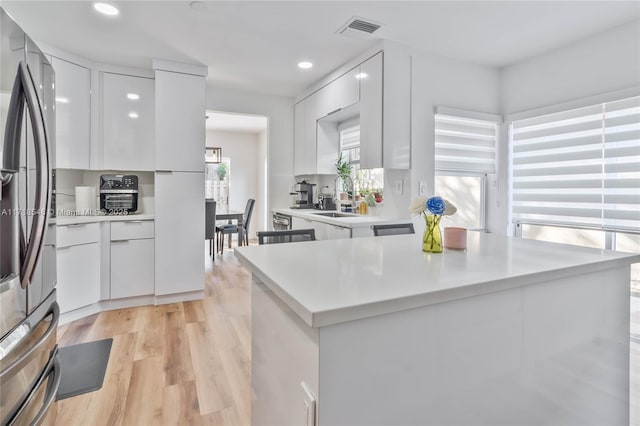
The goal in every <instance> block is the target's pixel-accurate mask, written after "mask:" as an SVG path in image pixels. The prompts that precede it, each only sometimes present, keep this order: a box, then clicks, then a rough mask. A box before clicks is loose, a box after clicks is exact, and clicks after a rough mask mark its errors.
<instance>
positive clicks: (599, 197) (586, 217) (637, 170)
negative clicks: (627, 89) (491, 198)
mask: <svg viewBox="0 0 640 426" xmlns="http://www.w3.org/2000/svg"><path fill="white" fill-rule="evenodd" d="M510 133H511V144H510V145H511V186H512V188H511V194H512V196H511V204H512V217H513V219H514V222H520V223H532V224H536V223H537V224H553V225H557V226H563V225H567V226H571V227H580V228H591V229H602V230H612V231H624V230H628V231H633V232H637V231H640V218H639V214H638V212H639V211H640V97H633V98H628V99H623V100H619V101H615V102H607V103H602V104H597V105H592V106H588V107H584V108H578V109H572V110H568V111H561V112H557V113H553V114H547V115H543V116H539V117H533V118H529V119H525V120H518V121H514V122H513V123H512V125H511V131H510Z"/></svg>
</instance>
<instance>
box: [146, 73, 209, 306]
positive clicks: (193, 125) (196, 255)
mask: <svg viewBox="0 0 640 426" xmlns="http://www.w3.org/2000/svg"><path fill="white" fill-rule="evenodd" d="M153 68H154V71H155V102H156V109H155V118H156V120H155V125H156V156H155V161H156V168H155V171H156V173H155V188H156V189H155V192H156V193H155V203H156V207H155V226H156V228H155V254H156V259H155V277H156V283H155V294H156V296H158V295H167V294H176V293H187V292H198V291H200V292H201V291H203V290H204V268H203V266H202V265H203V264H202V262H203V260H202V247H203V245H202V241H203V236H204V221H205V218H204V152H205V114H206V112H205V108H206V105H205V103H206V99H205V96H206V81H205V77H206V75H207V69H206V67H203V66H195V65H186V64H180V63H174V62H169V61H154V63H153Z"/></svg>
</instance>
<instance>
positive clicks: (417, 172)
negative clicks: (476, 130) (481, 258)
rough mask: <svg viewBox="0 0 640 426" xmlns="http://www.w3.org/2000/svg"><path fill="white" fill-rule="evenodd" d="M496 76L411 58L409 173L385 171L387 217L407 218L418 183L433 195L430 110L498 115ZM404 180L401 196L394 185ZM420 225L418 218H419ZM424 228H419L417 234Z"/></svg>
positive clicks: (429, 57)
mask: <svg viewBox="0 0 640 426" xmlns="http://www.w3.org/2000/svg"><path fill="white" fill-rule="evenodd" d="M498 87H499V80H498V71H497V70H496V69H493V68H489V67H484V66H479V65H475V64H470V63H465V62H460V61H456V60H452V59H449V58H445V57H442V56H438V55H433V54H428V53H423V52H414V53H413V59H412V91H411V97H412V107H411V170H408V171H402V170H385V188H384V196H385V197H384V198H385V199H384V207H382V209H383V215H384V216H386V217H409V212H408V210H407V209H408V207H409V203H410V201H411V199H412V198H413V197H415V196H417V195H418V192H419V182H420V181H423V182H425V183H426V184H427V194H428V195H431V194H433V191H434V155H435V136H434V117H433V115H434V111H435V107H436V106H448V107H453V108H457V109H465V110H471V111H479V112H486V113H493V114H495V113H497V112H498V111H499V99H498ZM398 180H402V181H403V184H404V185H403V186H404V188H403V194H397V193H396V192H395V184H396V182H397V181H398ZM418 220H419V219H418ZM423 228H424V224H423V223H417V228H416V229H418V230H420V229H423Z"/></svg>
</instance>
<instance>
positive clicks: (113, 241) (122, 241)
mask: <svg viewBox="0 0 640 426" xmlns="http://www.w3.org/2000/svg"><path fill="white" fill-rule="evenodd" d="M128 242H129V240H111V244H113V243H128Z"/></svg>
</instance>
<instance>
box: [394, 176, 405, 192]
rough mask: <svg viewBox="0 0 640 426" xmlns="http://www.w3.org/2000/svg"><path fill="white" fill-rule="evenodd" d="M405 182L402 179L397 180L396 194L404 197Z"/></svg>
mask: <svg viewBox="0 0 640 426" xmlns="http://www.w3.org/2000/svg"><path fill="white" fill-rule="evenodd" d="M403 186H404V181H403V180H402V179H398V180H396V194H399V195H402V191H403Z"/></svg>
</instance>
